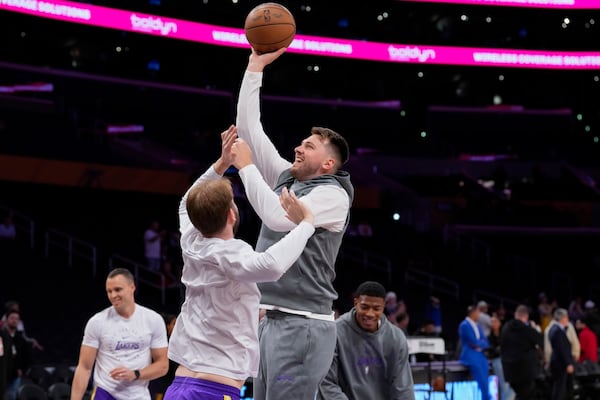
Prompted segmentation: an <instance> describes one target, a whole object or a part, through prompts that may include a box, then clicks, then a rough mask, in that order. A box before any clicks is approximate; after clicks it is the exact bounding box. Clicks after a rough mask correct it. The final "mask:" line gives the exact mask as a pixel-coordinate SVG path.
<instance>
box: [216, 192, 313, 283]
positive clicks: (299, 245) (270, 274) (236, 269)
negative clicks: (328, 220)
mask: <svg viewBox="0 0 600 400" xmlns="http://www.w3.org/2000/svg"><path fill="white" fill-rule="evenodd" d="M280 201H281V205H282V207H283V208H284V209H285V210H286V217H287V218H289V219H290V221H291V222H292V223H293V224H295V228H294V229H292V231H291V232H290V233H288V234H287V235H286V236H284V237H283V238H282V239H281V240H280V241H278V242H277V243H275V244H273V245H272V246H271V247H269V248H268V249H267V250H265V252H262V253H259V252H255V251H251V252H248V251H236V252H232V253H231V254H229V255H228V256H227V261H228V264H229V267H228V268H227V269H226V272H228V273H229V275H230V276H231V277H232V278H233V279H235V280H239V281H247V282H270V281H276V280H277V279H279V278H280V277H281V276H282V275H283V274H284V273H285V272H286V271H287V270H288V269H289V268H290V267H291V266H292V264H293V263H294V262H295V261H296V259H297V258H298V257H299V256H300V254H301V253H302V251H303V250H304V247H305V246H306V242H307V241H308V239H309V238H310V237H311V236H312V234H313V233H314V232H315V228H314V226H313V215H312V213H311V211H310V209H309V208H308V207H306V206H305V205H304V204H303V203H302V202H301V201H299V200H298V198H297V197H296V195H295V194H294V193H293V192H288V191H287V190H284V191H283V192H282V193H281V199H280ZM240 245H241V243H240Z"/></svg>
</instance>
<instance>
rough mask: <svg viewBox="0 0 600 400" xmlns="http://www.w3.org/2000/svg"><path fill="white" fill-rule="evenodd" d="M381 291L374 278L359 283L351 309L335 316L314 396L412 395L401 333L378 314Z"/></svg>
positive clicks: (390, 399)
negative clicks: (332, 340)
mask: <svg viewBox="0 0 600 400" xmlns="http://www.w3.org/2000/svg"><path fill="white" fill-rule="evenodd" d="M385 293H386V292H385V289H384V287H383V286H382V285H381V284H379V283H377V282H372V281H367V282H364V283H362V284H361V285H360V286H359V287H358V289H357V290H356V292H355V294H354V308H352V310H350V311H349V312H347V313H345V314H343V315H342V316H341V317H340V318H339V319H338V320H337V321H336V324H337V343H336V348H335V354H334V357H333V362H332V364H331V368H330V369H329V372H328V374H327V376H326V377H325V379H324V380H323V382H322V383H321V385H320V387H319V394H318V396H317V399H319V400H364V399H386V400H414V398H415V393H414V384H413V378H412V372H411V370H410V365H409V362H408V356H409V354H408V344H407V341H406V336H404V333H403V332H402V330H401V329H400V328H398V327H397V326H394V325H392V324H391V323H390V322H389V321H388V320H387V318H386V317H385V316H384V315H383V310H384V308H385Z"/></svg>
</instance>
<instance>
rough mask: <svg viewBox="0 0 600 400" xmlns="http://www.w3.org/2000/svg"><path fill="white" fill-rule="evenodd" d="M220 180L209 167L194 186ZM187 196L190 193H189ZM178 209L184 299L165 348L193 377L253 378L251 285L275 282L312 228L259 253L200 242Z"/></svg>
mask: <svg viewBox="0 0 600 400" xmlns="http://www.w3.org/2000/svg"><path fill="white" fill-rule="evenodd" d="M218 178H220V175H218V174H217V173H216V171H215V170H214V169H213V168H212V167H210V168H209V169H208V170H207V171H206V172H205V173H204V174H203V175H202V176H201V177H200V178H199V179H198V180H197V181H196V182H195V183H194V185H196V184H198V183H200V182H202V181H205V180H209V179H218ZM188 192H189V191H188ZM186 199H187V193H186V194H185V195H184V197H183V199H182V201H181V204H180V208H179V220H180V230H181V249H182V254H183V259H184V267H183V275H182V279H181V280H182V283H183V284H184V285H185V287H186V299H185V302H184V303H183V305H182V307H181V312H180V314H179V316H178V318H177V322H176V323H175V329H174V330H173V333H172V335H171V339H170V343H169V358H170V359H171V360H173V361H175V362H177V363H179V364H181V365H183V366H185V367H186V368H187V369H189V370H191V371H194V372H203V373H211V374H216V375H221V376H225V377H228V378H232V379H237V380H244V379H246V378H247V377H248V376H256V375H257V373H258V361H259V349H258V311H259V301H260V293H259V290H258V287H257V285H256V282H267V281H274V280H277V279H278V278H279V277H281V275H283V273H284V272H285V271H287V269H288V268H289V267H290V266H291V265H292V263H293V262H294V261H295V260H296V259H297V258H298V256H299V255H300V254H301V252H302V250H303V249H304V246H305V245H306V242H307V240H308V238H309V237H310V236H311V235H312V234H313V233H314V227H313V226H312V225H311V224H309V223H307V222H302V223H300V224H298V225H297V227H296V228H295V229H294V230H292V231H291V232H290V233H289V234H288V235H286V236H285V237H284V238H283V239H282V240H281V241H279V242H277V243H276V244H274V245H273V246H271V247H270V248H269V249H267V250H266V251H265V252H263V253H258V252H256V251H254V249H253V248H252V247H251V246H250V245H249V244H248V243H246V242H244V241H242V240H239V239H229V240H222V239H218V238H205V237H203V236H202V235H201V234H200V232H199V231H198V230H197V229H196V228H195V227H194V226H193V225H192V223H191V221H190V219H189V217H188V214H187V210H186Z"/></svg>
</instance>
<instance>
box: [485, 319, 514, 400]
mask: <svg viewBox="0 0 600 400" xmlns="http://www.w3.org/2000/svg"><path fill="white" fill-rule="evenodd" d="M479 322H480V324H481V318H480V319H479ZM501 331H502V322H500V319H499V318H498V317H497V316H496V315H492V316H491V317H490V334H489V335H488V342H489V343H490V347H488V348H487V350H486V351H485V355H486V357H487V358H488V359H489V360H490V364H492V370H493V371H494V374H496V376H497V377H498V390H499V392H500V398H499V400H512V399H513V398H514V397H515V392H514V391H513V390H512V388H511V387H510V385H509V384H508V382H506V380H505V379H504V368H502V359H501V358H500V332H501Z"/></svg>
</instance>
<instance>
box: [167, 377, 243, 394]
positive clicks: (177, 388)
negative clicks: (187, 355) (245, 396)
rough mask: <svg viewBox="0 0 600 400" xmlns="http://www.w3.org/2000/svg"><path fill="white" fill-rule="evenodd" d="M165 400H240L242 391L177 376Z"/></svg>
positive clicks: (219, 384)
mask: <svg viewBox="0 0 600 400" xmlns="http://www.w3.org/2000/svg"><path fill="white" fill-rule="evenodd" d="M163 399H164V400H240V389H238V388H236V387H235V386H229V385H224V384H222V383H217V382H212V381H207V380H205V379H198V378H189V377H184V376H176V377H175V379H173V382H172V383H171V385H169V387H168V388H167V391H166V393H165V396H164V398H163Z"/></svg>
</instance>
